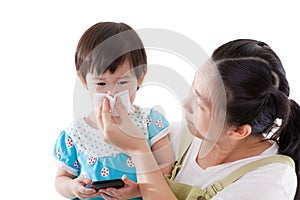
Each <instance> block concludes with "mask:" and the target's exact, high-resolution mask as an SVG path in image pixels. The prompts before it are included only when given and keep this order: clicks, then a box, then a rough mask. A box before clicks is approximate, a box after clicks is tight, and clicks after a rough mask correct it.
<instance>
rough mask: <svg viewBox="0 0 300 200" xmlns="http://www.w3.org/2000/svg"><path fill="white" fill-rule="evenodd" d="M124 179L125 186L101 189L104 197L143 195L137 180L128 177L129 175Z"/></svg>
mask: <svg viewBox="0 0 300 200" xmlns="http://www.w3.org/2000/svg"><path fill="white" fill-rule="evenodd" d="M122 180H123V181H124V183H125V185H124V187H122V188H120V189H115V188H106V189H100V190H99V192H101V193H102V194H101V195H102V197H103V198H104V199H105V200H112V199H130V198H134V197H139V196H141V194H140V190H139V186H138V184H137V183H136V182H134V181H131V180H129V179H128V178H127V176H125V175H124V176H123V177H122Z"/></svg>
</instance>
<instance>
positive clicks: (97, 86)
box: [86, 60, 145, 103]
mask: <svg viewBox="0 0 300 200" xmlns="http://www.w3.org/2000/svg"><path fill="white" fill-rule="evenodd" d="M144 75H145V74H143V75H142V77H141V78H140V80H137V78H136V76H135V74H134V71H133V69H132V68H131V65H130V63H129V62H128V61H127V60H125V62H124V63H123V64H121V65H120V67H119V68H118V69H117V70H116V71H115V72H114V73H113V74H112V73H110V72H109V71H106V72H105V73H103V74H101V75H93V74H90V73H88V74H87V76H86V87H87V89H88V90H89V93H90V96H91V98H93V96H94V93H106V94H108V95H110V96H114V94H116V93H118V92H121V91H124V90H128V91H129V95H130V101H131V103H133V101H134V99H135V95H136V91H137V87H138V86H140V85H141V84H142V82H143V79H144Z"/></svg>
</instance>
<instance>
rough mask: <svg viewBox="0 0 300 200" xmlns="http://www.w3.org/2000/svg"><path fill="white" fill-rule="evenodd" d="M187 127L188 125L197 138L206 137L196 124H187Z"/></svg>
mask: <svg viewBox="0 0 300 200" xmlns="http://www.w3.org/2000/svg"><path fill="white" fill-rule="evenodd" d="M187 127H188V129H189V132H190V133H191V134H192V135H193V136H195V137H197V138H200V139H202V140H203V139H204V137H203V136H202V135H201V134H200V133H199V131H198V130H197V129H196V128H195V126H193V125H192V124H187Z"/></svg>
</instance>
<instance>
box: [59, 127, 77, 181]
mask: <svg viewBox="0 0 300 200" xmlns="http://www.w3.org/2000/svg"><path fill="white" fill-rule="evenodd" d="M53 157H54V159H55V161H56V164H57V165H58V167H61V168H63V169H64V170H66V171H67V172H68V173H70V174H73V175H75V176H78V174H79V167H80V166H79V163H78V160H77V150H76V147H75V146H74V141H73V140H72V138H71V137H70V136H69V135H68V134H66V132H65V131H62V132H61V134H60V136H59V137H58V138H57V140H56V143H55V145H54V149H53Z"/></svg>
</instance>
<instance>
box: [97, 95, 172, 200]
mask: <svg viewBox="0 0 300 200" xmlns="http://www.w3.org/2000/svg"><path fill="white" fill-rule="evenodd" d="M116 108H117V111H118V113H119V115H120V123H119V124H117V123H116V122H115V120H114V118H113V117H112V115H111V113H110V112H109V111H110V108H109V104H108V100H107V99H106V98H105V99H104V100H103V102H102V104H101V106H100V111H99V115H98V122H99V125H100V127H101V129H102V130H103V134H104V137H105V140H106V142H108V143H111V144H114V145H115V146H117V147H118V148H121V149H122V150H123V151H125V152H126V153H128V154H129V155H130V156H131V157H132V158H133V160H134V163H135V167H136V170H137V177H138V182H139V189H140V192H141V195H142V197H143V199H146V200H147V199H155V200H156V199H168V200H175V199H176V197H175V195H174V194H173V192H172V191H171V190H170V188H169V186H168V184H167V182H166V181H165V178H164V176H163V174H162V172H161V171H160V169H159V166H158V165H157V162H156V160H155V157H154V155H153V154H152V151H151V149H150V147H149V145H148V143H147V140H146V138H145V137H143V133H142V132H141V131H140V130H139V129H138V128H137V127H136V126H135V125H134V124H133V123H132V122H131V120H130V119H129V117H128V114H127V112H126V110H125V109H124V108H123V106H122V104H121V103H120V101H119V99H117V103H116Z"/></svg>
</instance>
